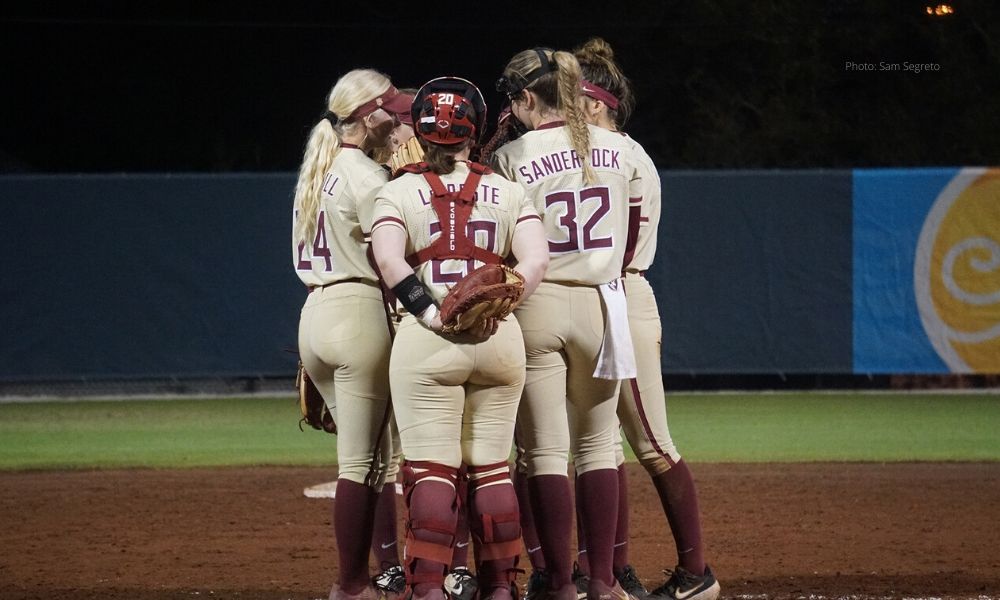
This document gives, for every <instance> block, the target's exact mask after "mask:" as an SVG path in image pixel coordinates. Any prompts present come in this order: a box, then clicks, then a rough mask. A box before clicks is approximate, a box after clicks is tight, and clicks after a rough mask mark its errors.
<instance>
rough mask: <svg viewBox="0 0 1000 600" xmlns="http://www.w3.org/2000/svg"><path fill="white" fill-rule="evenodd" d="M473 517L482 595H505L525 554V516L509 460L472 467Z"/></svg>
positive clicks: (470, 485) (471, 522)
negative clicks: (522, 549) (523, 549)
mask: <svg viewBox="0 0 1000 600" xmlns="http://www.w3.org/2000/svg"><path fill="white" fill-rule="evenodd" d="M469 517H470V529H471V530H472V537H473V540H474V541H475V544H476V563H477V564H476V572H477V574H478V575H479V587H480V590H482V591H481V597H484V598H485V597H488V596H491V595H496V596H500V595H504V594H505V593H506V592H507V591H508V590H511V586H512V584H513V583H514V578H515V576H516V575H517V573H518V571H519V569H517V562H518V558H519V557H520V555H521V515H520V513H519V511H518V507H517V495H516V494H515V492H514V485H513V483H512V482H511V480H510V471H509V468H508V466H507V463H506V462H499V463H494V464H491V465H481V466H476V467H469ZM511 593H513V594H514V595H515V596H516V591H514V592H511Z"/></svg>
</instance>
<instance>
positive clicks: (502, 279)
mask: <svg viewBox="0 0 1000 600" xmlns="http://www.w3.org/2000/svg"><path fill="white" fill-rule="evenodd" d="M523 293H524V277H522V276H521V274H520V273H518V272H517V271H515V270H514V269H511V268H510V267H506V266H504V265H483V266H481V267H479V268H478V269H476V270H475V271H473V272H471V273H469V274H468V275H466V276H465V277H464V278H462V280H461V281H459V282H458V283H457V284H456V285H455V287H453V288H451V290H449V291H448V295H447V296H445V297H444V301H443V302H442V303H441V324H442V325H444V327H443V329H442V331H443V332H444V333H458V332H461V331H466V330H468V329H472V328H474V327H477V326H481V325H482V324H483V322H484V321H486V320H487V319H498V320H502V319H503V318H504V317H506V316H507V315H509V314H510V313H511V311H513V310H514V308H515V307H516V306H517V303H518V302H520V300H521V295H522V294H523Z"/></svg>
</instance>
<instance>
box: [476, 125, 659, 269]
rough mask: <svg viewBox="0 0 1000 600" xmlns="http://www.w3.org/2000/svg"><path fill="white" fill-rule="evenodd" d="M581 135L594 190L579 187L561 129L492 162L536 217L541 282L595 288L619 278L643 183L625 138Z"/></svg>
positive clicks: (528, 138) (533, 137)
mask: <svg viewBox="0 0 1000 600" xmlns="http://www.w3.org/2000/svg"><path fill="white" fill-rule="evenodd" d="M588 128H589V131H590V140H591V151H590V164H591V166H592V167H593V169H594V171H595V173H596V175H597V181H595V182H594V183H590V184H588V183H585V182H584V180H583V164H582V163H581V161H580V158H579V157H578V156H577V154H576V151H575V150H573V145H572V142H571V141H570V138H569V135H568V131H567V129H566V127H564V126H559V125H557V126H555V127H544V126H543V127H542V128H540V129H535V130H533V131H529V132H528V133H526V134H525V135H523V136H521V137H520V138H518V139H517V140H515V141H513V142H511V143H509V144H506V145H505V146H503V147H502V148H500V150H498V151H497V153H496V155H495V156H496V158H495V160H496V166H497V170H498V171H499V172H500V173H502V174H503V175H504V176H506V177H508V178H509V179H510V180H511V181H515V182H517V183H519V184H521V185H522V186H524V188H525V191H526V193H527V195H528V198H529V199H530V200H531V202H532V203H533V204H534V206H535V209H536V210H537V211H538V212H539V213H540V214H541V215H542V220H543V222H544V224H545V235H546V237H547V238H548V242H549V254H550V260H549V268H548V271H546V273H545V281H554V282H563V283H576V284H584V285H600V284H603V283H607V282H609V281H611V280H613V279H615V278H617V277H619V276H620V275H621V271H622V266H623V264H622V263H623V260H624V257H625V245H626V238H627V235H628V224H629V204H630V202H632V203H634V204H636V205H638V203H639V202H640V201H641V188H642V185H643V184H642V176H641V173H640V171H639V169H638V167H637V166H636V164H635V163H636V160H635V156H634V153H633V151H632V148H631V145H630V144H629V142H628V141H627V140H626V139H625V138H623V137H622V136H621V135H618V134H616V133H612V132H609V131H607V130H604V129H601V128H599V127H593V126H588Z"/></svg>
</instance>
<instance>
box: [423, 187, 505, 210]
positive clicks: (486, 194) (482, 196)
mask: <svg viewBox="0 0 1000 600" xmlns="http://www.w3.org/2000/svg"><path fill="white" fill-rule="evenodd" d="M444 187H445V189H446V190H448V192H449V193H451V194H454V193H457V192H459V191H461V190H462V188H464V187H465V184H464V183H445V184H444ZM417 195H419V196H420V202H421V204H423V205H424V206H430V205H431V198H433V197H434V192H432V191H431V188H430V187H425V188H420V189H418V190H417ZM472 201H473V202H481V203H484V204H494V205H496V206H500V188H498V187H494V186H492V185H489V184H486V183H480V184H479V187H478V188H476V193H475V194H473V195H472Z"/></svg>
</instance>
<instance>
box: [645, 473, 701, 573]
mask: <svg viewBox="0 0 1000 600" xmlns="http://www.w3.org/2000/svg"><path fill="white" fill-rule="evenodd" d="M653 486H654V487H656V493H657V494H659V496H660V504H662V505H663V512H665V513H666V515H667V521H668V522H669V523H670V531H671V532H672V533H673V536H674V542H675V543H676V544H677V562H678V564H680V566H682V567H684V569H686V570H687V571H690V572H691V573H694V574H695V575H702V574H704V572H705V557H704V549H703V547H702V540H701V515H700V514H699V512H698V494H697V492H696V491H695V487H694V478H692V477H691V470H690V469H688V466H687V463H685V462H684V460H683V459H682V460H680V461H678V462H677V463H676V464H674V465H673V466H672V467H670V469H669V470H667V471H664V472H663V473H660V474H659V475H657V476H656V477H653Z"/></svg>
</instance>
